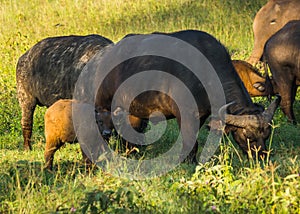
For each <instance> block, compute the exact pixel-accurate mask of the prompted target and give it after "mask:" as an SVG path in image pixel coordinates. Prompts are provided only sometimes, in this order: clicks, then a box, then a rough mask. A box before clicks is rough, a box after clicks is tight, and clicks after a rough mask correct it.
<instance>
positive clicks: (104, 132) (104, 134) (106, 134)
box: [102, 130, 111, 136]
mask: <svg viewBox="0 0 300 214" xmlns="http://www.w3.org/2000/svg"><path fill="white" fill-rule="evenodd" d="M102 135H103V136H108V135H111V131H110V130H103V132H102Z"/></svg>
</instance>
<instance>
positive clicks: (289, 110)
mask: <svg viewBox="0 0 300 214" xmlns="http://www.w3.org/2000/svg"><path fill="white" fill-rule="evenodd" d="M296 89H297V87H296V86H293V83H291V82H288V83H285V84H282V85H281V88H280V91H279V94H280V95H281V98H282V99H281V102H280V107H281V109H282V111H283V113H284V114H285V115H286V116H287V117H288V119H289V121H290V122H292V123H295V121H296V120H295V115H294V111H293V103H294V100H295V96H296Z"/></svg>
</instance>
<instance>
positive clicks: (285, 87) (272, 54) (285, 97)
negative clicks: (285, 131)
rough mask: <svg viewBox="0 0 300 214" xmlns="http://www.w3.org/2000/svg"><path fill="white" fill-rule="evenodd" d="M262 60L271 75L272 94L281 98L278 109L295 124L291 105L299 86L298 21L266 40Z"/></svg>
mask: <svg viewBox="0 0 300 214" xmlns="http://www.w3.org/2000/svg"><path fill="white" fill-rule="evenodd" d="M264 58H265V60H266V63H267V64H268V65H269V68H270V71H271V73H272V76H271V81H272V85H273V88H274V92H275V93H278V94H280V95H281V97H282V101H281V103H280V107H281V109H282V111H283V113H284V114H285V115H286V116H287V117H288V119H289V121H290V122H293V123H295V122H296V118H295V114H294V110H293V103H294V101H295V97H296V93H297V88H298V86H299V85H300V21H291V22H289V23H287V24H286V25H285V26H284V27H283V28H282V29H281V30H280V31H278V32H277V33H276V34H274V35H273V36H272V37H271V38H270V39H269V40H268V42H267V43H266V46H265V50H264Z"/></svg>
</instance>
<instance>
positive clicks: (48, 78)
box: [16, 35, 112, 149]
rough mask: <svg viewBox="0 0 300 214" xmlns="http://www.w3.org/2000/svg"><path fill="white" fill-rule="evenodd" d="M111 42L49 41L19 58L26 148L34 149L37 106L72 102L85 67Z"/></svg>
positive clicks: (83, 39)
mask: <svg viewBox="0 0 300 214" xmlns="http://www.w3.org/2000/svg"><path fill="white" fill-rule="evenodd" d="M111 43H112V41H110V40H109V39H107V38H105V37H102V36H100V35H87V36H63V37H52V38H46V39H44V40H42V41H40V42H38V43H37V44H36V45H34V46H33V47H32V48H31V49H30V50H28V51H27V52H26V53H25V54H24V55H22V56H21V57H20V58H19V61H18V64H17V69H16V79H17V94H18V100H19V104H20V106H21V109H22V121H21V124H22V132H23V137H24V147H25V148H26V149H31V144H30V138H31V134H32V125H33V113H34V110H35V107H36V105H40V106H46V107H49V106H51V105H52V104H53V103H54V102H55V101H57V100H59V99H70V98H72V95H73V91H74V86H75V83H76V81H77V79H78V76H79V75H80V73H81V71H82V69H83V67H84V66H85V65H86V63H87V62H88V61H89V60H90V59H91V58H92V57H93V56H94V55H95V54H96V53H98V52H99V51H101V50H102V49H103V48H104V47H105V46H107V45H109V44H111Z"/></svg>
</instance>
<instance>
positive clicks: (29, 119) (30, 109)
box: [21, 101, 36, 150]
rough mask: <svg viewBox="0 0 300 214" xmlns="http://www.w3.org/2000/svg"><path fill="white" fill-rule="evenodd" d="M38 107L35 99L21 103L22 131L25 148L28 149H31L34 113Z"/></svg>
mask: <svg viewBox="0 0 300 214" xmlns="http://www.w3.org/2000/svg"><path fill="white" fill-rule="evenodd" d="M35 107H36V102H35V101H30V102H29V103H21V108H22V119H21V125H22V133H23V139H24V148H25V149H26V150H31V149H32V147H31V140H30V139H31V135H32V126H33V113H34V110H35Z"/></svg>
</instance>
